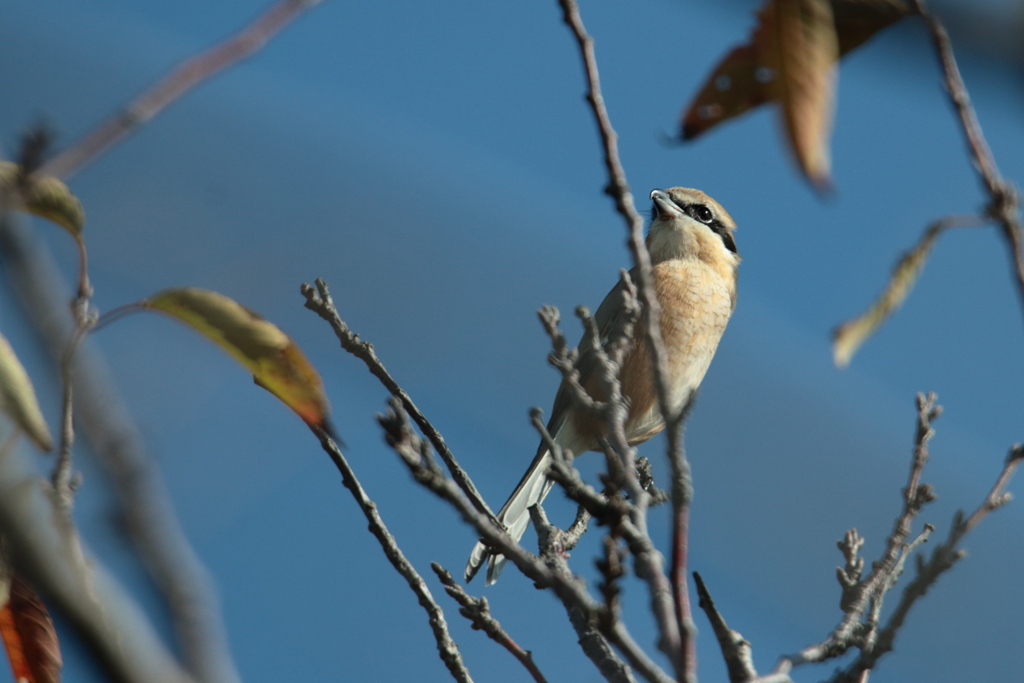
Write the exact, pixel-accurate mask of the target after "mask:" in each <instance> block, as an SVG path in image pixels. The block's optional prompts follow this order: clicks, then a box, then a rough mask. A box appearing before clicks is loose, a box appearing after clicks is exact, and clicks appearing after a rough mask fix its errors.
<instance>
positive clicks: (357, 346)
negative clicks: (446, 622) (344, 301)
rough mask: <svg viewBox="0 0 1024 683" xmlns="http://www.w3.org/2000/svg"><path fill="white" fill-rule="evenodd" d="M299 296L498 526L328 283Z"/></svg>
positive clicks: (304, 289)
mask: <svg viewBox="0 0 1024 683" xmlns="http://www.w3.org/2000/svg"><path fill="white" fill-rule="evenodd" d="M301 290H302V295H303V296H304V297H306V304H305V305H306V308H308V309H309V310H311V311H313V312H314V313H316V314H317V315H319V316H320V317H321V318H323V319H324V320H325V321H327V323H328V324H329V325H330V326H331V329H333V330H334V334H335V335H336V336H337V337H338V341H339V342H341V348H343V349H345V351H347V352H349V353H351V354H352V355H353V356H355V357H356V358H358V359H359V360H361V361H363V363H365V364H366V368H367V369H368V370H369V371H370V374H372V375H373V376H374V377H376V378H377V379H379V380H380V383H381V384H383V385H384V388H385V389H387V390H388V392H390V393H391V395H392V396H394V397H395V398H397V399H398V400H399V401H401V402H402V407H403V408H404V409H405V412H406V413H408V414H409V416H410V417H411V418H412V420H413V422H415V423H416V426H417V427H419V428H420V430H421V431H422V432H423V434H424V435H425V436H426V437H427V438H428V439H429V440H430V443H431V444H432V445H433V446H434V449H435V450H436V451H437V453H438V455H440V456H441V459H442V460H444V464H445V465H447V467H448V471H449V472H451V475H452V478H453V479H454V480H455V482H456V483H457V484H458V485H459V488H461V489H462V490H463V492H465V494H466V495H467V496H468V497H469V499H470V500H471V501H472V502H473V505H474V507H476V509H477V510H479V511H480V512H482V513H484V514H485V515H487V516H488V517H490V519H491V520H492V521H493V522H494V523H495V524H498V521H497V518H496V517H495V516H494V513H493V512H491V509H490V507H488V505H487V502H486V501H484V498H483V496H481V495H480V493H479V491H477V489H476V486H475V485H474V484H473V480H472V479H470V478H469V475H468V474H467V473H466V471H465V470H464V469H462V466H461V465H459V461H458V460H456V459H455V455H454V454H453V453H452V452H451V449H449V448H448V444H447V443H445V440H444V437H443V436H441V433H440V432H439V431H437V429H435V428H434V425H432V424H431V423H430V421H429V420H428V419H427V418H426V417H425V416H424V415H423V413H421V412H420V409H419V408H417V407H416V404H415V403H413V400H412V397H410V396H409V394H408V393H406V391H405V389H403V388H402V387H401V386H399V384H398V382H396V381H395V379H394V378H393V377H392V376H391V374H390V373H388V371H387V368H385V367H384V363H382V362H381V360H380V359H379V358H378V357H377V354H376V353H375V352H374V350H373V344H371V343H369V342H366V341H363V340H362V339H360V338H359V335H358V334H356V333H354V332H353V331H352V330H351V329H349V326H348V325H346V324H345V321H344V320H342V319H341V316H340V315H338V309H337V308H336V307H335V306H334V299H333V298H331V292H330V289H329V288H328V287H327V283H326V282H324V280H323V279H322V278H317V279H316V288H313V287H311V286H310V285H308V284H303V285H302V287H301Z"/></svg>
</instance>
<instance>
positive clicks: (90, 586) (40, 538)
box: [0, 449, 195, 683]
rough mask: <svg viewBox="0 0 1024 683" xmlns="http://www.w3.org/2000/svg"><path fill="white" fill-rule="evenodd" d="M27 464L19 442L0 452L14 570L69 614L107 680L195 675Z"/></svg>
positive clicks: (128, 682) (4, 520)
mask: <svg viewBox="0 0 1024 683" xmlns="http://www.w3.org/2000/svg"><path fill="white" fill-rule="evenodd" d="M29 472H31V467H30V465H29V464H28V463H27V462H26V461H25V459H24V458H23V457H22V456H21V454H20V453H19V452H18V451H17V449H14V450H12V451H9V452H7V453H5V454H4V457H2V458H0V537H2V538H3V540H4V547H5V550H6V551H9V557H10V559H11V560H12V562H13V563H14V565H15V566H16V567H17V570H18V572H19V573H20V574H22V575H24V576H25V577H27V578H28V579H29V580H30V582H31V583H32V585H33V586H34V587H36V588H38V589H39V590H40V592H41V593H43V595H44V596H45V598H46V600H47V601H48V603H49V604H50V605H51V606H53V607H54V608H56V609H57V610H58V611H59V612H60V613H61V614H62V615H63V616H64V617H65V619H67V621H68V622H69V623H70V624H71V626H72V627H73V628H74V629H75V630H76V631H77V633H78V634H79V635H80V636H81V637H82V639H83V640H84V641H85V643H86V644H87V645H88V647H89V649H90V651H91V652H92V654H94V655H95V656H96V658H97V660H98V663H99V664H100V665H101V667H102V668H103V669H104V671H105V673H106V675H107V677H108V678H109V679H110V680H112V681H116V682H117V683H195V679H193V678H191V677H190V676H189V674H188V673H187V672H185V671H184V670H183V669H182V668H181V667H180V666H179V664H178V663H177V662H176V661H175V658H174V656H173V655H172V654H171V653H170V652H169V651H168V650H167V648H166V647H165V646H164V645H163V643H162V642H161V640H160V637H159V636H158V635H157V633H156V631H155V629H154V628H153V626H152V624H151V623H150V622H149V621H148V619H147V618H146V616H145V614H144V613H143V612H142V610H141V609H140V608H139V607H138V605H136V604H134V603H133V602H132V601H131V599H130V598H129V596H128V595H127V594H126V593H125V592H124V590H123V589H122V588H121V587H120V586H119V585H117V584H116V583H115V581H114V579H113V578H112V577H111V576H110V575H109V574H108V573H107V572H106V571H105V570H104V569H103V567H102V566H101V565H100V564H99V563H98V562H97V561H96V560H95V558H91V557H88V556H87V554H86V553H85V551H84V550H83V548H82V545H81V540H80V537H79V535H78V531H77V529H76V528H75V525H74V520H73V519H72V518H71V517H70V515H64V514H55V505H56V504H57V503H56V500H55V496H54V495H52V490H51V489H50V488H49V486H48V485H47V484H46V483H45V482H42V481H41V480H38V479H36V478H35V477H34V476H33V475H31V474H29ZM41 494H42V495H41Z"/></svg>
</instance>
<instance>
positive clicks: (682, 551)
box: [559, 0, 697, 681]
mask: <svg viewBox="0 0 1024 683" xmlns="http://www.w3.org/2000/svg"><path fill="white" fill-rule="evenodd" d="M559 5H560V6H561V8H562V13H563V19H564V21H565V23H566V24H567V25H568V26H569V28H570V29H571V30H572V32H573V35H574V36H575V38H576V42H577V44H578V45H579V50H580V56H581V58H582V60H583V67H584V71H585V73H586V78H587V86H588V92H587V101H588V102H589V103H590V107H591V109H592V110H593V113H594V118H595V120H596V123H597V127H598V132H599V133H600V136H601V142H602V147H603V150H604V160H605V167H606V169H607V171H608V185H607V187H606V188H605V192H606V193H607V194H608V195H609V196H611V197H612V199H613V200H614V201H615V207H616V210H617V211H618V212H619V214H621V215H622V217H623V219H624V220H625V221H626V224H627V229H628V232H629V237H628V242H627V243H628V245H629V249H630V251H631V252H632V254H633V261H634V263H635V264H636V269H637V278H636V280H637V282H636V284H637V289H638V292H639V298H640V301H641V303H642V304H643V307H644V310H645V315H644V316H643V320H644V335H645V337H646V343H647V349H648V352H649V354H650V359H651V367H652V368H653V370H654V383H655V387H656V388H657V392H658V406H659V408H660V410H661V414H662V415H663V416H664V418H665V432H666V435H667V437H668V449H667V450H668V458H669V463H670V465H671V468H672V482H673V485H672V492H673V495H672V499H673V500H672V507H673V514H672V538H673V543H672V546H673V547H672V591H673V594H674V597H675V610H676V619H677V622H678V633H679V635H678V638H679V643H678V647H676V646H675V644H673V645H672V649H673V652H674V656H672V659H673V664H674V666H675V669H676V676H677V677H678V678H679V680H680V681H693V680H696V658H697V651H696V641H695V637H696V627H695V626H694V623H693V615H692V610H691V607H690V598H689V592H688V586H687V569H686V566H687V555H688V547H689V542H688V527H689V509H690V502H691V500H692V498H693V490H692V486H691V481H690V467H689V463H688V462H687V461H686V453H685V451H684V450H683V443H682V434H681V433H680V428H681V425H682V421H683V418H684V414H683V410H682V409H683V406H679V407H675V406H673V405H672V403H671V399H670V394H669V382H668V377H669V374H668V364H667V354H666V352H665V345H664V342H663V340H662V336H661V327H660V324H661V304H660V303H659V301H658V297H657V295H656V294H655V291H654V284H653V277H652V270H651V257H650V254H649V253H648V252H647V246H646V244H645V242H644V221H643V218H642V217H641V216H640V214H639V212H638V211H637V210H636V206H635V205H634V202H633V194H632V191H631V190H630V189H629V184H628V182H627V181H626V174H625V171H624V170H623V167H622V162H621V160H620V159H619V151H618V135H617V134H616V132H615V129H614V128H613V127H612V124H611V119H610V117H609V116H608V110H607V109H606V107H605V104H604V98H603V96H602V94H601V81H600V77H599V75H598V70H597V58H596V56H595V54H594V41H593V39H592V38H591V37H590V35H588V34H587V31H586V28H585V27H584V25H583V20H582V18H581V17H580V13H579V6H578V5H577V3H576V0H559ZM631 454H632V450H631V449H627V463H626V469H627V470H628V471H630V472H632V473H633V475H632V477H630V475H629V474H627V480H629V479H630V478H632V479H635V463H634V462H633V459H632V457H629V456H631ZM630 493H631V495H632V494H633V493H634V492H632V491H631V492H630ZM636 504H637V507H638V508H639V511H640V513H641V515H640V516H641V517H642V518H646V507H647V496H646V495H644V494H643V493H642V492H641V495H640V496H639V497H638V498H636ZM642 524H643V525H644V527H646V522H645V521H644V522H642ZM645 531H646V529H645ZM662 635H663V636H664V635H665V634H662Z"/></svg>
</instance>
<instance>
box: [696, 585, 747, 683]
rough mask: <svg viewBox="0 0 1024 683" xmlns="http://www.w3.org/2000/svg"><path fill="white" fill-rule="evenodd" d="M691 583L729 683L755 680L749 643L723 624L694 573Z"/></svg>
mask: <svg viewBox="0 0 1024 683" xmlns="http://www.w3.org/2000/svg"><path fill="white" fill-rule="evenodd" d="M693 581H694V583H695V584H696V585H697V595H698V597H699V598H700V603H699V604H700V608H701V609H702V610H704V614H706V615H707V617H708V621H710V622H711V628H712V629H713V630H714V632H715V638H717V639H718V647H719V648H721V650H722V656H723V657H724V658H725V666H726V668H727V669H728V671H729V681H730V683H748V682H749V681H751V680H753V679H755V678H757V669H755V668H754V658H753V650H752V649H751V647H750V643H749V642H747V641H746V639H744V637H743V636H742V635H740V634H739V632H738V631H733V630H732V629H731V628H729V625H728V624H727V623H725V618H724V617H723V616H722V614H721V613H720V612H719V611H718V608H716V607H715V601H714V600H712V599H711V593H710V592H709V591H708V587H707V586H706V585H704V580H703V579H702V578H701V576H700V574H698V573H697V572H694V573H693Z"/></svg>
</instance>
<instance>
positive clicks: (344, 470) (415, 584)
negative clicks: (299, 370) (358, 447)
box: [309, 425, 473, 683]
mask: <svg viewBox="0 0 1024 683" xmlns="http://www.w3.org/2000/svg"><path fill="white" fill-rule="evenodd" d="M309 428H310V429H311V430H312V432H313V433H314V434H315V435H316V436H317V438H318V439H320V445H321V446H322V447H323V449H324V451H325V452H326V453H327V455H329V456H330V457H331V461H332V462H334V465H335V467H337V468H338V472H340V473H341V482H342V484H344V486H345V488H347V489H348V490H349V491H351V492H352V497H353V498H355V500H356V503H357V504H358V505H359V509H360V510H362V511H363V515H364V516H365V517H366V521H367V522H369V523H370V533H372V534H373V535H374V537H375V538H376V539H377V541H378V542H379V543H380V547H381V549H382V550H383V551H384V555H385V556H386V557H387V558H388V561H389V562H391V565H392V566H393V567H394V568H395V570H396V571H397V572H398V573H399V574H400V575H401V576H402V578H403V579H405V581H406V583H408V584H409V588H411V589H412V592H413V593H415V594H416V597H417V598H418V599H419V603H420V605H421V606H422V607H423V609H424V610H426V612H427V616H428V617H429V618H430V629H431V630H432V631H433V632H434V639H435V640H436V641H437V652H438V654H439V655H440V656H441V661H443V662H444V664H445V666H447V667H448V672H449V673H451V675H452V678H454V679H455V680H456V681H459V682H460V683H473V679H472V678H471V677H470V675H469V670H468V669H466V665H465V664H464V663H463V661H462V655H461V654H460V653H459V646H458V645H457V644H456V643H455V641H454V640H453V639H452V637H451V634H450V633H449V632H448V622H446V621H445V618H444V610H442V609H441V607H440V605H438V604H437V601H436V600H434V596H433V595H431V594H430V589H429V588H427V583H426V581H424V580H423V577H422V576H420V574H419V572H417V571H416V568H415V567H413V566H412V563H411V562H409V560H408V559H407V558H406V557H405V554H404V553H403V552H402V549H401V548H399V547H398V542H397V541H395V537H394V536H392V535H391V532H390V531H388V528H387V526H385V524H384V520H383V519H381V516H380V513H378V512H377V504H376V503H374V502H373V501H372V500H371V499H370V497H369V496H368V495H367V494H366V490H365V489H363V485H362V484H360V483H359V480H358V479H357V478H356V473H355V471H354V470H353V469H352V467H351V466H350V465H349V464H348V461H347V460H346V459H345V456H344V455H343V454H342V452H341V449H339V448H338V444H336V443H335V442H334V439H332V438H331V437H330V435H329V434H327V432H325V431H324V430H323V429H320V428H319V427H317V426H315V425H310V427H309Z"/></svg>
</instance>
